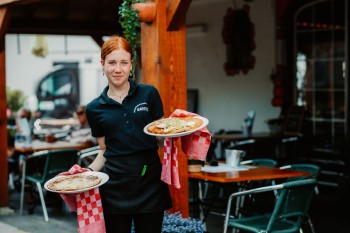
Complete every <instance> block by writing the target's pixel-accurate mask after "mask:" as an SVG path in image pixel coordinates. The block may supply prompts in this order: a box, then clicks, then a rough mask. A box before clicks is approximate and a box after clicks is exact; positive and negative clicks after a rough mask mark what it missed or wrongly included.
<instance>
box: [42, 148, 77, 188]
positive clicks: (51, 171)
mask: <svg viewBox="0 0 350 233" xmlns="http://www.w3.org/2000/svg"><path fill="white" fill-rule="evenodd" d="M77 152H78V150H74V149H65V150H48V151H46V153H47V155H46V161H45V166H44V171H43V176H42V182H45V181H47V180H49V179H51V178H53V177H54V176H56V175H58V174H59V173H61V172H64V171H68V170H69V169H70V168H71V167H72V166H73V165H74V164H75V163H76V161H77Z"/></svg>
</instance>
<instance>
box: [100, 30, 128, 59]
mask: <svg viewBox="0 0 350 233" xmlns="http://www.w3.org/2000/svg"><path fill="white" fill-rule="evenodd" d="M119 49H123V50H125V51H126V52H128V53H130V55H132V50H131V46H130V44H129V42H128V41H127V40H126V39H125V38H123V37H121V36H118V35H113V36H111V37H110V38H108V40H106V41H105V42H104V43H103V45H102V48H101V60H103V61H104V60H105V58H106V56H107V55H108V54H110V53H111V52H113V51H114V50H119ZM131 59H132V58H131Z"/></svg>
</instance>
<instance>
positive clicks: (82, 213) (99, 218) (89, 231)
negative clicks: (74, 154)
mask: <svg viewBox="0 0 350 233" xmlns="http://www.w3.org/2000/svg"><path fill="white" fill-rule="evenodd" d="M86 171H89V170H88V169H86V168H81V167H80V166H79V165H77V164H75V165H73V167H71V168H70V169H69V171H67V172H62V173H61V174H60V175H73V174H77V173H81V172H86ZM60 196H61V197H62V199H63V200H64V201H65V202H66V204H67V205H68V206H69V208H70V209H71V210H72V211H76V212H77V219H78V232H79V233H106V227H105V221H104V216H103V209H102V202H101V196H100V191H99V189H98V188H94V189H90V190H88V191H85V192H82V193H77V194H63V193H61V194H60Z"/></svg>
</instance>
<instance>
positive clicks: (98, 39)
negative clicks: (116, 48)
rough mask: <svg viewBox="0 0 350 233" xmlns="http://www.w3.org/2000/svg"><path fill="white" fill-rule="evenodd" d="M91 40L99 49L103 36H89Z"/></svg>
mask: <svg viewBox="0 0 350 233" xmlns="http://www.w3.org/2000/svg"><path fill="white" fill-rule="evenodd" d="M90 36H91V38H92V39H93V40H94V41H95V42H96V44H97V45H98V46H100V47H102V45H103V38H102V37H103V35H90Z"/></svg>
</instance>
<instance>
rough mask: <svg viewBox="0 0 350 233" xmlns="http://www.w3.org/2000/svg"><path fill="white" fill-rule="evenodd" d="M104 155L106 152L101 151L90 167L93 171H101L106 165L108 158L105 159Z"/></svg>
mask: <svg viewBox="0 0 350 233" xmlns="http://www.w3.org/2000/svg"><path fill="white" fill-rule="evenodd" d="M103 153H104V151H103V150H100V151H99V152H98V155H97V156H96V158H95V160H94V161H93V162H92V163H91V164H90V165H89V168H91V169H92V170H93V171H101V170H102V168H103V166H104V165H105V161H106V158H105V157H103Z"/></svg>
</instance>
